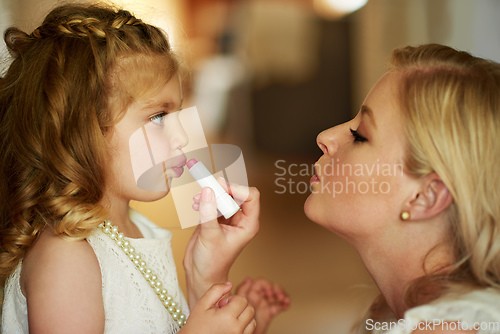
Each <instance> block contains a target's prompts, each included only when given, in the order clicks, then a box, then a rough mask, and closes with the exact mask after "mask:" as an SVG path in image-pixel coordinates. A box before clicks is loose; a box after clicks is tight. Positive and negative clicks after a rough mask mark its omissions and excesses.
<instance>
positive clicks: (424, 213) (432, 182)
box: [406, 173, 453, 221]
mask: <svg viewBox="0 0 500 334" xmlns="http://www.w3.org/2000/svg"><path fill="white" fill-rule="evenodd" d="M452 202H453V197H452V196H451V194H450V191H449V190H448V188H447V187H446V185H445V184H444V182H443V180H441V178H440V177H439V175H437V173H431V174H429V175H427V176H425V177H424V178H423V179H422V182H421V187H420V190H419V192H418V193H417V194H416V195H415V196H414V197H413V198H412V199H410V202H409V204H408V208H407V210H406V211H408V212H409V213H410V219H409V220H411V221H415V220H426V219H431V218H434V217H436V216H437V215H439V214H441V213H442V212H443V211H445V210H446V209H447V208H448V207H449V206H450V205H451V203H452Z"/></svg>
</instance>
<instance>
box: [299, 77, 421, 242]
mask: <svg viewBox="0 0 500 334" xmlns="http://www.w3.org/2000/svg"><path fill="white" fill-rule="evenodd" d="M398 82H399V79H398V74H395V73H388V74H386V75H385V76H383V77H382V78H381V79H380V80H379V81H378V82H377V83H376V84H375V86H374V87H373V88H372V90H371V91H370V93H369V94H368V96H367V97H366V99H365V101H364V103H363V105H362V107H361V110H360V112H359V113H358V114H357V115H356V117H355V118H354V119H352V120H351V121H349V122H347V123H344V124H341V125H338V126H336V127H333V128H330V129H328V130H325V131H323V132H321V133H320V134H319V135H318V137H317V143H318V146H319V147H320V149H321V150H322V151H323V156H321V158H320V159H319V160H318V161H317V163H316V165H315V168H316V175H315V176H313V178H312V179H311V183H312V193H311V195H310V196H309V198H308V199H307V201H306V203H305V206H304V210H305V213H306V215H307V216H308V217H309V218H310V219H311V220H312V221H314V222H316V223H318V224H320V225H322V226H324V227H326V228H327V229H329V230H331V231H333V232H335V233H336V234H338V235H340V236H342V237H344V238H345V239H347V240H348V241H349V240H363V238H365V237H374V236H375V237H376V236H379V237H381V233H389V235H386V236H387V237H389V238H390V232H391V231H390V224H388V223H389V222H390V221H391V220H392V221H394V220H395V219H399V214H400V212H401V209H402V205H403V199H404V198H406V197H407V194H405V189H407V187H406V184H407V183H408V182H413V180H412V179H411V178H410V177H409V176H407V175H406V174H405V173H404V171H403V158H404V146H405V137H404V134H403V124H402V118H401V115H400V112H399V105H398V100H397V96H396V94H397V91H398V90H397V85H398Z"/></svg>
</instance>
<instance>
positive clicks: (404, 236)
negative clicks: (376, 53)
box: [305, 44, 500, 333]
mask: <svg viewBox="0 0 500 334" xmlns="http://www.w3.org/2000/svg"><path fill="white" fill-rule="evenodd" d="M499 108H500V65H499V64H497V63H494V62H490V61H486V60H483V59H480V58H476V57H473V56H471V55H470V54H468V53H465V52H459V51H456V50H453V49H451V48H448V47H445V46H441V45H435V44H433V45H423V46H419V47H405V48H401V49H396V50H395V51H393V53H392V57H391V59H390V64H389V70H388V72H387V73H386V74H385V75H384V76H383V77H382V78H381V79H380V80H379V81H378V82H377V83H376V84H375V86H374V87H373V89H372V90H371V91H370V93H369V94H368V96H367V98H366V100H365V101H364V103H363V105H362V107H361V111H360V112H359V113H358V114H357V116H356V117H355V118H354V119H352V120H351V121H349V122H347V123H344V124H341V125H339V126H336V127H334V128H331V129H328V130H326V131H324V132H322V133H320V134H319V135H318V138H317V143H318V146H319V147H320V148H321V150H322V151H323V153H324V154H323V156H322V157H321V158H320V159H319V160H318V162H317V163H316V165H315V167H316V175H315V176H313V178H312V179H311V183H312V194H311V195H310V196H309V198H308V199H307V201H306V203H305V212H306V214H307V216H308V217H309V218H310V219H311V220H313V221H314V222H316V223H318V224H320V225H322V226H324V227H326V228H327V229H329V230H330V231H332V232H334V233H336V234H338V235H340V236H341V237H343V238H344V239H346V240H347V241H349V242H350V243H351V244H352V245H353V247H354V248H355V249H356V251H357V252H358V253H359V254H360V256H361V259H362V261H363V263H364V265H365V266H366V268H367V270H368V271H369V273H370V274H371V276H372V277H373V279H374V280H375V282H376V284H377V286H378V288H379V289H380V292H381V295H380V296H379V298H378V299H377V301H375V302H374V303H373V305H372V307H371V308H370V311H369V315H368V317H367V320H366V322H364V323H363V327H365V329H367V330H374V331H377V330H382V331H384V332H385V331H388V332H390V333H417V332H418V333H492V332H494V330H495V328H492V327H491V326H498V325H499V324H498V321H499V319H500V218H499V217H500V190H499V189H500V173H499V171H498V164H499V163H500V142H499V141H498V136H499V135H500V131H499V128H500V110H499ZM391 321H392V322H391ZM397 321H399V322H397ZM488 326H489V328H486V327H488ZM496 330H497V331H499V332H500V329H499V328H498V327H496Z"/></svg>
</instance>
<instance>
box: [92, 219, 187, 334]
mask: <svg viewBox="0 0 500 334" xmlns="http://www.w3.org/2000/svg"><path fill="white" fill-rule="evenodd" d="M99 227H100V228H101V229H102V231H103V232H104V234H106V235H107V236H108V237H110V238H111V239H112V240H113V241H114V242H115V243H116V244H117V245H118V246H120V248H121V250H122V251H123V252H124V253H125V255H127V256H128V258H129V259H130V260H131V261H132V263H134V265H135V267H136V268H137V270H139V272H140V273H141V274H142V276H144V279H145V280H146V281H147V282H148V283H149V285H150V286H151V287H152V288H153V290H154V291H155V292H156V295H157V296H158V298H159V299H160V301H161V303H162V304H163V306H165V308H166V309H167V311H168V313H170V315H172V318H173V319H174V321H175V322H176V323H177V325H179V328H182V326H184V325H185V324H186V321H187V320H186V316H185V315H184V314H183V313H182V312H181V310H180V308H179V307H177V303H176V302H175V301H174V299H173V298H172V296H170V295H169V294H167V292H168V291H167V289H164V288H163V289H162V288H161V286H162V283H161V281H160V280H159V279H158V276H156V275H155V274H154V273H153V272H152V271H151V269H149V268H148V267H147V266H146V262H144V260H141V255H140V254H138V253H137V252H136V251H135V249H134V247H132V246H131V245H130V242H129V241H128V240H125V239H124V237H123V233H119V232H118V227H116V226H113V225H111V222H109V221H107V220H106V221H105V222H104V223H101V224H100V225H99Z"/></svg>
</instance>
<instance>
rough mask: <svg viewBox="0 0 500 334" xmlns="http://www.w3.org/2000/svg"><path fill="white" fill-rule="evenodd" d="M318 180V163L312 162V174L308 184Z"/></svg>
mask: <svg viewBox="0 0 500 334" xmlns="http://www.w3.org/2000/svg"><path fill="white" fill-rule="evenodd" d="M317 182H320V180H319V176H318V164H317V163H316V164H314V175H313V176H312V177H311V180H310V181H309V183H310V184H313V183H317Z"/></svg>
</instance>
